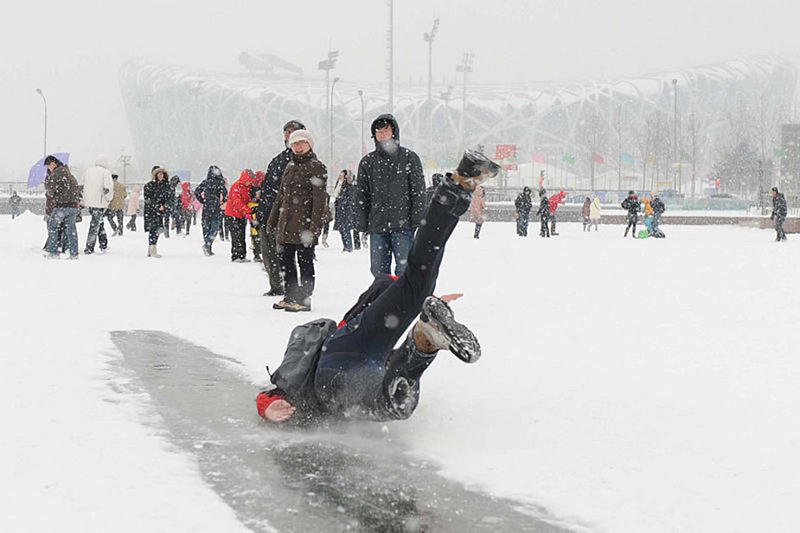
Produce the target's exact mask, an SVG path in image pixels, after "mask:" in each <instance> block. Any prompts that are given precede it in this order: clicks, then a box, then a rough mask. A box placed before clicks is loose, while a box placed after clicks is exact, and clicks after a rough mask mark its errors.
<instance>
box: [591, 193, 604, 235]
mask: <svg viewBox="0 0 800 533" xmlns="http://www.w3.org/2000/svg"><path fill="white" fill-rule="evenodd" d="M602 216H603V209H602V207H601V206H600V198H598V197H597V196H595V197H594V199H593V200H592V205H591V206H590V207H589V221H590V222H591V223H592V225H593V226H594V230H595V231H598V226H599V225H600V218H601V217H602Z"/></svg>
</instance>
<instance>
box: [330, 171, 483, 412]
mask: <svg viewBox="0 0 800 533" xmlns="http://www.w3.org/2000/svg"><path fill="white" fill-rule="evenodd" d="M468 207H469V195H468V194H467V193H464V192H463V191H461V190H460V189H458V187H457V186H456V185H455V184H453V183H452V182H446V183H444V184H442V185H440V186H439V189H438V190H437V194H436V195H434V200H433V201H432V202H431V203H430V205H429V207H428V211H427V214H426V215H425V220H426V224H425V225H422V226H420V228H419V229H418V230H417V234H416V237H415V239H414V243H413V245H412V247H411V251H410V253H409V255H408V268H406V270H405V271H404V272H403V274H402V275H401V276H400V277H399V278H398V279H397V280H396V281H394V282H393V283H391V284H389V285H388V287H387V288H386V289H385V290H384V291H383V292H382V293H380V295H379V296H378V297H377V298H376V299H375V300H374V301H372V303H370V304H369V305H368V306H367V307H366V308H365V309H364V310H363V311H361V312H360V313H359V314H358V315H356V316H355V318H353V319H352V320H350V321H349V322H348V323H347V324H346V325H345V326H344V327H342V328H341V329H339V330H337V331H336V332H335V333H334V334H333V335H332V336H331V337H330V338H329V339H328V340H327V341H326V342H325V345H324V347H323V352H322V357H321V358H320V362H319V365H318V366H317V372H316V380H315V387H316V392H317V397H318V398H319V399H320V401H321V402H322V405H323V407H324V408H325V409H326V410H328V411H331V412H341V411H349V410H351V409H356V410H358V411H360V412H361V413H362V414H364V415H365V416H367V417H369V418H374V419H380V420H391V419H403V418H408V417H409V416H410V415H411V413H412V412H413V410H414V408H416V403H417V398H418V394H419V379H420V377H421V375H422V372H423V371H424V370H425V368H427V367H428V365H430V363H431V362H432V361H433V358H434V354H420V353H419V352H418V351H417V350H416V348H415V347H414V343H413V340H412V339H407V341H406V343H405V344H403V345H402V346H401V347H400V348H398V349H397V350H394V346H395V345H396V344H397V341H398V340H399V339H400V337H401V336H402V335H403V333H404V332H405V331H406V329H408V327H409V326H410V325H411V323H412V322H413V321H414V319H416V317H417V315H418V314H419V312H420V311H421V309H422V303H423V302H424V301H425V298H427V297H428V296H430V295H431V294H433V290H434V288H435V286H436V278H437V277H438V275H439V267H440V266H441V263H442V258H443V257H444V250H445V244H446V243H447V240H448V239H449V238H450V235H451V234H452V233H453V230H454V229H455V227H456V224H458V217H459V216H460V215H461V214H463V213H464V212H466V210H467V208H468ZM379 282H380V280H376V282H375V283H379ZM399 377H403V378H405V379H406V381H407V382H408V385H409V392H408V395H406V397H405V398H404V399H403V400H404V401H398V398H397V397H396V395H395V392H396V390H393V389H394V388H395V387H394V385H395V384H396V383H397V378H399Z"/></svg>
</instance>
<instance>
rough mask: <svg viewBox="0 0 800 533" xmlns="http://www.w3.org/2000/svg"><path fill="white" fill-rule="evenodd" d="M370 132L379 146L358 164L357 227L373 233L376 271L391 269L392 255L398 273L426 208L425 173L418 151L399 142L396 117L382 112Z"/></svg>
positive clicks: (377, 273) (373, 267)
mask: <svg viewBox="0 0 800 533" xmlns="http://www.w3.org/2000/svg"><path fill="white" fill-rule="evenodd" d="M370 131H371V132H372V138H373V140H374V141H375V150H374V151H372V152H370V153H368V154H367V155H365V156H364V157H362V158H361V162H360V163H359V164H358V178H357V180H356V183H357V185H358V187H357V189H356V191H357V192H356V201H355V218H356V227H357V228H358V229H359V230H360V231H366V232H368V233H369V239H370V244H371V247H370V272H372V275H373V276H375V277H379V276H384V275H389V274H391V271H392V257H394V262H395V267H394V273H395V275H397V276H399V275H400V274H402V273H403V271H404V270H405V269H406V266H407V259H408V253H409V251H410V250H411V243H413V242H414V231H415V230H416V229H417V227H418V226H419V224H420V221H421V220H422V214H423V212H424V211H425V175H424V174H423V172H422V163H421V162H420V159H419V156H418V155H417V154H416V153H415V152H413V151H412V150H409V149H408V148H406V147H404V146H401V145H400V126H399V125H398V124H397V120H395V118H394V116H392V115H390V114H385V115H380V116H379V117H378V118H376V119H375V120H374V121H373V122H372V126H371V127H370Z"/></svg>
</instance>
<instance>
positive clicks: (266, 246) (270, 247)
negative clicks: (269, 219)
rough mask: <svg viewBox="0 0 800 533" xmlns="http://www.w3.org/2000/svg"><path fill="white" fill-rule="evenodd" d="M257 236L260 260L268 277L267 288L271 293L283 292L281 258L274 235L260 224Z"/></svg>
mask: <svg viewBox="0 0 800 533" xmlns="http://www.w3.org/2000/svg"><path fill="white" fill-rule="evenodd" d="M258 236H259V240H260V241H261V243H260V244H261V260H262V261H263V262H264V268H265V269H266V271H267V276H269V288H270V290H271V291H274V292H280V291H282V290H283V275H282V274H281V258H280V255H279V254H278V250H277V247H276V245H275V234H274V233H269V232H267V225H266V224H261V225H260V226H259V227H258Z"/></svg>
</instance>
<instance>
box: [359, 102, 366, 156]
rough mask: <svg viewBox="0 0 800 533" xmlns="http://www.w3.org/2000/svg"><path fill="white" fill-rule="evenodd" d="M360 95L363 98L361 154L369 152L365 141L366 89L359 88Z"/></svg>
mask: <svg viewBox="0 0 800 533" xmlns="http://www.w3.org/2000/svg"><path fill="white" fill-rule="evenodd" d="M358 97H359V98H360V99H361V155H362V156H363V155H365V154H366V153H367V144H366V142H365V141H364V91H362V90H361V89H359V90H358Z"/></svg>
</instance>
